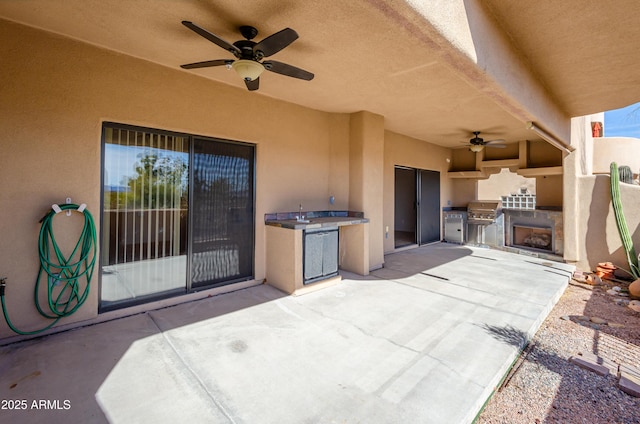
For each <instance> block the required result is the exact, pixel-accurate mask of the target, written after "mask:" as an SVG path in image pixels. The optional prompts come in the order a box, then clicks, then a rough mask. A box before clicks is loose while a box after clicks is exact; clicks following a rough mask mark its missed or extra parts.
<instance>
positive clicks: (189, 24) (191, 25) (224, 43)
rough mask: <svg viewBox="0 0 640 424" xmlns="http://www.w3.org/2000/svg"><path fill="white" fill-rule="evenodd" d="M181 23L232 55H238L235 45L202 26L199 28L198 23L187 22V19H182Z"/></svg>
mask: <svg viewBox="0 0 640 424" xmlns="http://www.w3.org/2000/svg"><path fill="white" fill-rule="evenodd" d="M182 25H184V26H186V27H187V28H189V29H190V30H191V31H193V32H195V33H196V34H198V35H200V36H202V37H204V38H206V39H207V40H209V41H211V42H212V43H214V44H217V45H218V46H220V47H222V48H223V49H225V50H227V51H230V52H231V53H233V55H234V56H238V55H239V54H240V49H239V48H237V47H236V46H234V45H233V44H231V43H229V42H227V41H225V40H223V39H222V38H220V37H218V36H217V35H215V34H212V33H210V32H209V31H207V30H206V29H204V28H200V27H199V26H198V25H196V24H194V23H193V22H189V21H182Z"/></svg>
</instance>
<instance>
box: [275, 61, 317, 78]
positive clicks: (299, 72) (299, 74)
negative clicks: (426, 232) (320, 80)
mask: <svg viewBox="0 0 640 424" xmlns="http://www.w3.org/2000/svg"><path fill="white" fill-rule="evenodd" d="M262 64H263V65H264V69H266V70H267V71H271V72H275V73H276V74H282V75H286V76H288V77H293V78H298V79H301V80H305V81H311V80H312V79H313V77H314V75H313V74H312V73H311V72H308V71H305V70H304V69H300V68H297V67H295V66H292V65H287V64H286V63H282V62H277V61H275V60H267V61H264V62H262Z"/></svg>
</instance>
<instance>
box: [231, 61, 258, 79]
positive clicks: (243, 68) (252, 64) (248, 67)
mask: <svg viewBox="0 0 640 424" xmlns="http://www.w3.org/2000/svg"><path fill="white" fill-rule="evenodd" d="M231 67H232V68H233V69H234V71H236V73H237V74H238V75H240V78H242V79H243V80H244V81H253V80H255V79H256V78H258V77H259V76H260V74H262V71H264V66H262V64H261V63H260V62H256V61H255V60H248V59H240V60H236V61H235V62H233V63H232V64H231Z"/></svg>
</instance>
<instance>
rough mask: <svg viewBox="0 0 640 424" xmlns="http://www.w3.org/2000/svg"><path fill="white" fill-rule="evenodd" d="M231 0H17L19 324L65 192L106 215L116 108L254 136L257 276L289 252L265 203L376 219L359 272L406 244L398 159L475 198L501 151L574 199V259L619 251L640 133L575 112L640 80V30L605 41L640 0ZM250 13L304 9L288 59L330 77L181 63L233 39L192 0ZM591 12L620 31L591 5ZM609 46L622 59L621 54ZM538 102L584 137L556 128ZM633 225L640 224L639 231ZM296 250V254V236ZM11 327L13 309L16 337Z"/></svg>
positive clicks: (569, 241) (32, 315) (452, 199)
mask: <svg viewBox="0 0 640 424" xmlns="http://www.w3.org/2000/svg"><path fill="white" fill-rule="evenodd" d="M218 3H219V4H218ZM218 3H216V8H217V9H216V10H218V12H220V13H211V10H203V7H202V3H201V2H198V1H190V0H185V1H181V2H171V3H170V4H167V5H165V7H164V8H153V7H149V5H148V3H147V2H131V1H125V0H118V1H114V2H102V1H99V0H85V1H83V2H49V1H45V0H28V1H24V2H15V1H12V0H0V39H2V43H0V57H2V61H1V63H0V78H1V79H2V81H4V83H3V84H2V85H0V98H1V99H2V100H3V101H2V103H1V105H0V130H1V131H0V181H2V183H3V185H2V189H1V190H0V203H1V204H2V205H9V206H8V207H5V208H3V210H2V212H0V231H1V233H2V238H3V240H9V241H10V242H4V243H2V244H0V277H6V278H7V281H8V288H7V293H6V300H7V305H8V309H9V312H10V314H11V316H12V318H13V320H14V322H15V324H16V325H18V326H19V327H21V328H25V329H33V328H36V327H41V326H43V325H44V324H45V323H46V321H45V320H43V319H41V318H39V317H38V315H37V313H36V311H35V307H34V306H33V300H32V290H33V280H34V279H35V275H36V274H37V270H38V261H37V254H36V253H37V252H36V246H35V244H36V241H37V235H38V230H39V224H38V220H39V219H40V218H41V217H42V215H43V214H44V212H46V210H47V209H48V208H49V207H50V205H51V204H53V203H61V202H63V201H64V199H65V198H67V197H70V198H72V200H73V202H77V203H86V204H87V207H88V209H89V210H90V211H91V212H92V213H93V214H94V216H95V217H96V221H97V223H98V234H100V231H101V228H100V223H99V216H100V210H101V204H100V201H101V172H102V171H101V165H102V156H101V155H102V153H101V129H102V124H103V122H106V121H110V122H116V123H121V124H129V125H134V126H141V127H149V128H155V129H161V130H168V131H175V132H180V133H186V134H193V135H201V136H206V137H213V138H221V139H228V140H235V141H241V142H247V143H252V144H255V146H256V175H255V180H256V191H255V195H256V198H255V202H256V203H255V205H256V209H255V251H254V258H255V267H254V268H255V269H254V278H255V280H253V281H251V282H247V283H244V284H260V283H262V282H263V281H264V280H265V279H267V280H269V278H267V277H268V275H271V276H273V275H281V274H278V272H284V271H283V270H278V271H277V272H272V271H275V270H269V269H268V267H269V265H268V264H270V263H272V262H274V263H277V262H278V261H277V260H274V258H273V254H274V253H275V252H274V251H270V250H269V249H268V247H267V245H268V242H267V237H268V233H269V231H271V232H273V231H275V230H270V229H267V228H266V226H265V224H264V215H265V214H266V213H273V212H288V211H297V210H298V208H299V205H302V207H303V209H304V210H305V211H313V210H321V211H326V210H351V211H361V212H363V213H364V216H365V217H366V218H367V219H368V220H369V222H368V224H367V225H364V226H354V228H352V229H350V230H349V231H347V232H345V234H344V240H345V241H351V240H358V243H362V241H363V240H364V241H365V243H366V248H363V249H361V250H359V251H356V252H355V254H354V255H352V256H350V258H355V259H354V260H355V263H356V264H357V267H360V268H361V273H362V274H366V273H367V272H368V271H369V270H371V269H376V268H379V267H382V266H383V265H384V255H385V254H386V253H389V252H392V251H393V250H394V239H393V234H394V231H393V225H394V195H395V193H394V167H395V166H402V167H410V168H416V169H423V170H430V171H437V172H439V173H440V177H441V178H440V181H441V185H440V206H441V207H464V206H466V205H467V203H468V202H469V201H471V200H475V199H477V198H478V196H479V195H485V193H487V192H486V191H485V190H484V188H480V187H479V183H478V182H479V181H483V185H486V184H485V182H489V184H490V182H491V181H492V179H488V178H490V177H491V176H492V175H494V176H495V175H499V173H500V171H501V170H502V169H510V170H511V171H512V172H517V173H518V175H520V176H521V178H524V179H526V180H527V181H530V180H531V179H535V181H536V195H537V197H538V204H540V205H544V206H554V207H562V208H563V211H564V220H565V222H564V232H565V240H564V259H565V260H567V261H570V262H575V263H576V264H577V265H578V266H579V267H586V268H589V267H592V266H593V263H594V261H598V262H600V261H603V260H610V259H614V260H616V261H619V260H620V259H621V257H620V244H619V240H618V239H617V238H616V236H615V234H616V232H615V231H617V230H616V229H615V227H613V226H612V218H611V213H610V203H609V202H608V201H607V197H606V193H605V189H604V186H605V185H606V184H605V180H603V178H605V179H606V178H607V177H605V176H594V174H595V173H600V172H604V173H606V172H607V168H608V164H607V163H606V162H607V161H609V160H616V159H617V160H618V162H619V163H621V164H628V165H630V166H632V169H634V170H637V169H640V165H638V164H637V163H635V162H633V163H631V162H630V161H629V160H627V162H628V163H627V162H625V159H626V158H629V157H632V156H633V157H637V156H638V155H637V154H634V151H635V149H634V147H635V146H633V143H632V142H630V141H626V140H615V141H611V142H612V143H614V144H615V146H617V147H619V150H617V151H616V152H615V153H612V152H611V151H610V149H607V147H608V146H605V145H604V142H605V140H604V139H603V140H602V142H603V143H601V142H600V140H596V141H595V143H594V141H593V139H592V137H591V133H590V123H591V120H592V119H596V120H598V121H602V117H601V116H598V117H595V118H594V117H582V118H574V119H572V120H570V117H571V116H576V115H583V114H588V113H594V112H599V111H602V110H606V109H612V108H615V107H621V106H624V105H626V104H629V103H630V102H631V101H633V100H630V99H635V100H637V99H638V98H640V84H637V80H636V72H635V67H634V66H630V65H635V63H636V62H637V60H638V59H637V58H638V57H639V56H638V55H639V54H640V53H638V52H639V51H638V49H637V48H636V47H635V45H634V44H635V43H633V42H629V43H626V44H625V45H621V44H620V43H618V44H619V45H616V46H615V49H614V48H612V47H611V43H610V42H608V40H610V37H612V36H621V37H624V39H625V40H634V39H637V38H638V37H640V30H638V29H637V28H638V26H637V25H635V26H633V25H626V26H625V25H618V24H615V25H612V23H616V22H618V21H620V20H621V19H622V20H625V19H631V20H633V18H634V17H636V16H637V13H636V14H634V13H632V12H634V11H635V9H634V8H635V7H636V3H635V2H634V1H632V0H624V1H622V2H621V4H620V5H619V7H618V8H616V9H615V10H609V9H611V8H609V7H607V6H606V5H604V4H602V5H601V4H597V5H596V4H594V5H591V7H590V8H588V10H586V9H587V8H584V7H583V5H582V3H581V2H579V1H578V0H567V1H566V2H526V4H525V5H518V6H515V5H512V4H509V2H502V1H499V0H495V1H494V0H491V1H486V2H480V1H478V0H472V1H463V0H455V1H438V2H417V1H412V0H367V1H365V2H361V3H353V2H344V1H342V0H327V1H326V2H325V1H323V2H311V3H305V5H304V7H302V6H299V7H292V8H289V9H287V8H283V7H282V2H279V1H277V0H273V1H271V0H267V1H265V2H260V4H259V5H256V4H254V3H255V2H251V1H233V2H231V1H226V0H224V1H221V2H218ZM520 8H524V9H522V10H520ZM204 9H206V8H204ZM523 10H526V13H523ZM567 10H570V11H572V14H567V13H566V11H567ZM249 12H252V13H253V15H251V14H249ZM247 14H249V15H251V16H252V17H251V18H247V19H249V20H252V19H253V20H254V21H256V22H253V21H251V22H243V23H244V24H253V25H258V26H260V25H262V26H261V27H260V31H261V32H260V34H261V35H260V37H263V36H266V35H268V34H272V33H274V32H276V31H277V30H280V29H281V28H284V27H287V26H289V27H293V28H296V29H297V30H298V31H299V33H300V35H301V37H300V40H299V41H296V42H295V43H294V44H292V46H291V47H290V48H287V49H286V50H285V51H284V52H282V53H278V56H277V59H278V60H282V61H284V62H289V63H292V64H295V65H296V66H300V67H302V68H304V69H309V70H311V71H314V72H315V73H316V76H315V78H314V80H313V81H310V82H307V81H305V82H301V81H298V80H292V79H288V78H285V77H282V76H278V75H273V74H271V75H267V76H265V78H264V81H263V83H261V88H260V91H259V92H248V91H247V90H246V89H245V87H244V84H243V82H242V81H241V80H239V79H238V78H237V75H235V74H233V72H231V73H229V72H226V71H225V70H224V69H222V68H218V69H216V70H215V71H214V70H211V69H201V70H194V71H186V70H183V69H180V67H179V66H180V64H183V63H188V62H193V61H196V60H205V59H209V58H210V57H208V56H209V55H215V54H218V55H220V57H223V56H224V54H225V52H224V51H221V50H220V49H219V48H218V47H216V46H212V45H211V43H208V42H207V41H206V40H203V39H202V38H201V37H198V36H197V35H195V34H194V33H192V32H190V31H189V30H188V29H185V28H184V27H182V26H181V25H180V20H181V19H193V20H196V18H199V19H201V21H199V22H198V23H200V24H201V25H203V26H205V27H207V28H210V29H212V30H215V31H218V30H219V35H220V36H222V37H224V38H225V39H229V40H235V39H237V38H238V34H237V28H235V27H234V25H235V24H232V22H231V19H229V16H241V15H242V16H245V15H247ZM556 16H571V17H572V18H573V17H574V16H575V18H576V19H571V20H570V22H569V23H570V25H565V23H563V22H558V21H557V20H554V19H550V17H556ZM318 17H323V19H318ZM267 18H269V19H267ZM591 18H597V27H596V28H600V29H602V28H606V31H604V32H602V31H601V32H598V31H594V27H590V26H588V25H583V24H584V23H585V22H588V21H589V19H591ZM104 22H109V25H105V24H104ZM542 27H544V31H541V30H539V28H542ZM611 28H616V30H615V31H611ZM602 34H606V37H605V36H603V37H600V35H602ZM550 39H551V40H555V42H550V41H549V40H550ZM345 40H348V41H347V42H346V41H345ZM345 43H346V44H345ZM576 45H589V46H590V48H591V51H592V52H598V55H597V56H598V58H600V60H599V61H598V66H584V62H583V61H582V60H586V59H584V53H583V51H578V50H577V49H575V46H576ZM603 48H604V49H603ZM211 51H215V53H211ZM609 52H610V56H611V57H613V58H615V60H616V62H615V66H614V65H613V63H609V62H608V60H607V59H606V57H607V55H609ZM547 54H548V55H549V56H550V57H551V58H555V60H551V59H549V58H548V57H547V56H546V55H547ZM213 57H215V56H212V57H211V58H213ZM560 59H561V60H560ZM602 63H607V65H606V67H604V68H603V66H602ZM605 68H606V69H605ZM608 72H613V73H614V77H612V78H613V79H615V80H616V81H618V83H617V84H616V86H615V87H611V86H610V85H607V84H605V82H606V81H610V80H613V79H612V78H609V73H608ZM265 74H268V73H265ZM616 96H618V97H616ZM527 121H534V122H535V123H536V124H537V125H539V126H540V127H542V128H543V129H545V130H546V131H547V132H548V133H550V134H551V136H552V137H554V138H556V139H557V142H558V143H559V145H563V144H570V145H571V147H572V148H574V149H575V151H573V152H572V153H568V151H566V152H563V150H559V149H557V148H556V147H553V146H552V145H551V144H548V143H547V142H546V141H543V137H541V136H539V134H538V133H536V132H534V131H530V130H529V129H527V128H526V125H525V124H526V122H527ZM471 131H482V135H483V136H486V137H490V138H503V139H505V140H506V143H507V144H508V146H507V148H505V149H504V150H496V151H495V152H487V151H483V152H481V153H478V154H475V153H472V152H470V151H469V150H468V149H466V148H465V147H464V146H463V144H464V143H466V142H467V141H468V140H469V138H470V135H471ZM569 150H570V149H569ZM521 181H523V180H522V179H520V180H519V182H517V183H516V184H518V185H519V184H521ZM509 184H512V183H509ZM504 187H505V188H502V186H501V187H500V192H501V193H502V191H504V190H506V189H507V188H506V187H507V186H504ZM485 188H486V187H485ZM494 189H495V187H494ZM635 189H636V187H627V188H625V189H624V190H625V193H624V199H623V201H624V202H626V203H627V204H628V205H627V204H625V211H628V213H629V218H628V219H629V225H630V227H632V228H637V226H638V224H640V217H638V216H636V214H635V211H636V210H637V209H638V208H637V207H635V204H634V203H633V202H634V200H632V199H633V198H634V197H633V193H634V191H636V190H635ZM509 190H510V189H509ZM494 191H495V190H494ZM505 194H506V193H505ZM330 198H333V199H334V200H335V201H334V202H330V200H329V199H330ZM74 219H75V218H71V219H70V220H68V221H67V222H66V224H73V222H74V221H73V220H74ZM282 231H284V230H282ZM633 232H634V240H635V239H637V238H639V237H640V235H637V234H636V231H633ZM276 233H277V234H278V235H277V236H274V240H279V241H278V243H291V242H293V243H294V247H295V246H297V245H296V243H298V241H297V240H298V238H297V237H294V235H292V234H288V233H287V234H280V233H279V232H277V231H276ZM291 237H293V238H291ZM603 238H604V240H606V242H605V243H604V244H597V243H598V240H602V239H603ZM294 239H295V240H294ZM292 240H293V241H292ZM639 241H640V240H639ZM595 246H597V247H595ZM341 248H342V246H341ZM289 253H290V254H292V255H293V256H294V258H296V257H297V256H296V255H298V254H299V253H297V250H296V249H295V248H294V250H293V251H292V252H289ZM352 253H354V252H350V254H352ZM341 254H342V252H341ZM287 263H288V264H289V265H290V262H287ZM363 264H364V265H363ZM292 272H293V273H294V276H295V274H296V273H297V272H299V270H297V268H294V269H292ZM270 273H271V274H270ZM274 278H275V277H274ZM296 278H297V277H296ZM267 283H268V281H267ZM92 284H93V285H92V290H91V294H90V296H89V299H88V301H87V303H86V304H85V305H83V307H82V308H81V309H80V311H79V312H78V313H76V314H75V315H74V316H72V317H70V318H67V319H64V320H63V321H62V323H61V324H65V323H80V322H87V320H92V319H96V317H98V272H96V275H95V276H94V278H93V281H92ZM141 310H144V306H143V307H142V308H135V311H137V312H139V311H141ZM132 311H133V309H132ZM98 319H99V317H98ZM12 334H13V333H11V332H10V330H9V329H8V328H7V326H6V325H5V324H4V322H1V321H0V339H5V338H7V337H9V336H11V335H12Z"/></svg>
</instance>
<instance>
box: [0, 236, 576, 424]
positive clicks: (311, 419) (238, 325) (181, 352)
mask: <svg viewBox="0 0 640 424" xmlns="http://www.w3.org/2000/svg"><path fill="white" fill-rule="evenodd" d="M572 271H573V267H572V266H569V265H566V264H561V263H556V262H549V261H545V260H542V259H537V258H534V257H529V256H525V255H516V254H512V253H507V252H502V251H497V250H490V249H483V248H475V247H469V246H458V245H452V244H446V243H439V244H435V245H430V246H424V247H420V248H416V249H412V250H407V251H404V252H399V253H394V254H391V255H387V256H386V258H385V267H384V268H382V269H380V270H377V271H375V272H373V273H372V274H371V275H369V276H367V277H361V276H357V275H353V274H349V273H344V274H343V278H344V280H343V281H342V282H341V283H340V284H338V285H336V286H333V287H328V288H326V289H323V290H320V291H317V292H313V293H309V294H306V295H304V296H299V297H292V296H287V295H285V294H283V293H281V292H279V291H278V290H276V289H274V288H272V287H270V286H268V285H262V286H257V287H252V288H249V289H244V290H240V291H236V292H233V293H229V294H225V295H221V296H216V297H211V298H208V299H205V300H200V301H195V302H191V303H185V304H182V305H178V306H173V307H170V308H166V309H161V310H156V311H152V312H148V313H144V314H139V315H135V316H130V317H126V318H121V319H118V320H114V321H110V322H106V323H101V324H97V325H93V326H87V327H82V328H79V329H76V330H71V331H66V332H62V333H58V334H54V335H50V336H45V337H42V338H38V339H33V340H29V341H24V342H19V343H14V344H11V345H7V346H4V347H1V348H0V400H2V402H3V404H2V407H3V408H2V409H0V422H5V423H8V422H13V423H51V422H66V423H101V422H112V423H154V424H160V423H176V422H185V423H252V424H253V423H278V424H283V423H296V424H298V423H368V424H369V423H385V424H387V423H444V424H452V423H469V422H472V421H473V420H474V418H475V417H476V415H477V414H478V412H479V411H480V410H481V408H482V406H483V404H484V403H485V401H486V400H487V399H488V398H489V396H490V395H491V393H492V392H493V390H494V389H495V388H496V386H497V385H498V384H499V383H500V381H501V379H502V378H503V376H504V375H505V373H506V372H507V371H508V369H509V367H510V366H511V364H512V363H513V361H514V360H515V359H516V358H517V355H518V353H519V351H520V349H521V348H522V347H523V345H524V343H525V339H527V338H529V337H531V336H533V334H534V333H535V332H536V331H537V329H538V328H539V326H540V324H541V323H542V322H543V320H544V319H545V317H546V316H547V315H548V313H549V311H550V310H551V308H552V307H553V305H554V304H555V303H556V302H557V300H558V299H559V297H560V295H561V294H562V292H563V291H564V289H565V288H566V286H567V284H568V282H569V279H570V278H571V274H572ZM9 400H12V401H21V400H24V401H26V402H24V403H20V405H24V406H25V409H4V408H5V407H7V406H10V405H9V403H8V401H9ZM34 401H35V402H34ZM40 401H45V402H40ZM47 401H48V402H47ZM13 405H14V406H15V405H16V404H13ZM38 407H42V408H41V409H38Z"/></svg>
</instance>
